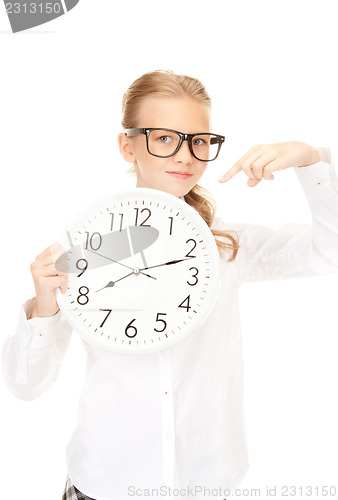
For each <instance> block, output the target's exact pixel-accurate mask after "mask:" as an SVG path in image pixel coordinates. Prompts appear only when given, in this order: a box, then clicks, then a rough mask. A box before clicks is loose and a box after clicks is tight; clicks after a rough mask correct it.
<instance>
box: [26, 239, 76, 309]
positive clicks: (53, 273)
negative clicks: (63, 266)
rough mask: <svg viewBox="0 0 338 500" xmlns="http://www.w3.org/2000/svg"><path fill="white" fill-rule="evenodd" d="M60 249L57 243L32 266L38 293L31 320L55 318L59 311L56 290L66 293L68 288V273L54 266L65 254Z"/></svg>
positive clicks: (38, 257) (37, 258)
mask: <svg viewBox="0 0 338 500" xmlns="http://www.w3.org/2000/svg"><path fill="white" fill-rule="evenodd" d="M60 247H61V245H59V244H57V243H56V244H53V245H51V246H49V247H48V248H46V250H45V251H44V252H42V253H41V254H40V255H38V256H37V257H36V259H35V261H34V262H33V263H32V264H31V266H30V269H31V273H32V277H33V280H34V287H35V292H36V302H35V305H34V308H33V311H32V314H31V318H35V317H37V316H39V317H49V316H54V314H56V313H57V312H58V310H59V306H58V304H57V302H56V296H55V288H60V289H61V292H62V293H65V292H66V290H67V287H68V280H67V277H68V275H67V273H63V272H61V271H58V270H57V269H55V266H54V262H55V261H56V258H57V256H58V255H61V253H63V249H61V248H60Z"/></svg>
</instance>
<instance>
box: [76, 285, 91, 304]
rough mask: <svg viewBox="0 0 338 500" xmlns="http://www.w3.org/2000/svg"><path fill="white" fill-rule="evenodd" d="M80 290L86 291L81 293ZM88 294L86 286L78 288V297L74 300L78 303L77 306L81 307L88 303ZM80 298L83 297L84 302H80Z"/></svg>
mask: <svg viewBox="0 0 338 500" xmlns="http://www.w3.org/2000/svg"><path fill="white" fill-rule="evenodd" d="M81 290H86V291H85V292H84V293H83V292H82V291H81ZM88 293H89V288H88V287H86V286H80V288H79V294H80V295H79V296H78V298H77V299H76V300H77V302H78V304H80V305H81V306H85V305H86V304H87V303H88V301H89V298H88V296H87V294H88ZM81 297H84V299H83V300H84V302H80V298H81Z"/></svg>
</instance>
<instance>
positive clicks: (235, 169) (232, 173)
mask: <svg viewBox="0 0 338 500" xmlns="http://www.w3.org/2000/svg"><path fill="white" fill-rule="evenodd" d="M241 170H242V166H241V164H240V163H239V162H237V163H235V165H234V166H233V167H231V168H230V170H228V171H227V172H226V173H225V174H224V175H223V176H222V177H221V178H220V179H218V182H226V181H228V180H229V179H231V178H232V177H234V176H235V175H236V174H238V172H240V171H241Z"/></svg>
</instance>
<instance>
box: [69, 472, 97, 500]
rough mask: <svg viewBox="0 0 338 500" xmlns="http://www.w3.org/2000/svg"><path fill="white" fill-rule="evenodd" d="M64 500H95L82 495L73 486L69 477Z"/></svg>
mask: <svg viewBox="0 0 338 500" xmlns="http://www.w3.org/2000/svg"><path fill="white" fill-rule="evenodd" d="M62 500H95V499H94V498H90V497H87V495H85V494H84V493H81V491H79V490H78V489H77V488H75V486H74V485H73V484H72V482H71V480H70V479H69V477H67V481H66V486H65V489H64V492H63V496H62Z"/></svg>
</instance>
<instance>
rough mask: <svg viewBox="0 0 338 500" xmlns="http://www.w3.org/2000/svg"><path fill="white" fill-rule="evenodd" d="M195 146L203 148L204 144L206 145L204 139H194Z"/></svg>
mask: <svg viewBox="0 0 338 500" xmlns="http://www.w3.org/2000/svg"><path fill="white" fill-rule="evenodd" d="M193 144H194V146H202V145H203V144H205V141H204V140H203V139H194V140H193Z"/></svg>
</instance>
